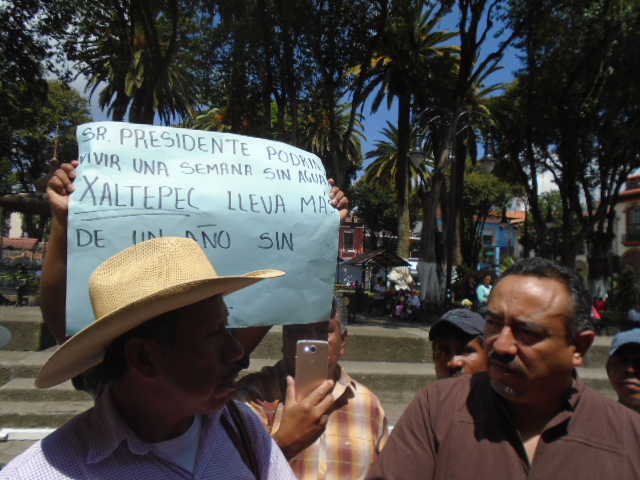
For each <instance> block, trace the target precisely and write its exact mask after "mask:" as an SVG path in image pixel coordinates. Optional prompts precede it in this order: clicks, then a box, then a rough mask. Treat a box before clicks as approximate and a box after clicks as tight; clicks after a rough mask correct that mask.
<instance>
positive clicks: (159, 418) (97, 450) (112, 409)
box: [0, 238, 294, 479]
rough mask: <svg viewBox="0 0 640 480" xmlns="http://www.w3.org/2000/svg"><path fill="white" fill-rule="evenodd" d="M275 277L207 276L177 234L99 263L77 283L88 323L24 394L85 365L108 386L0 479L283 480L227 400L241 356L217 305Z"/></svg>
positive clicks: (192, 247) (265, 447)
mask: <svg viewBox="0 0 640 480" xmlns="http://www.w3.org/2000/svg"><path fill="white" fill-rule="evenodd" d="M281 275H283V272H280V271H278V270H261V271H256V272H251V273H247V274H245V275H240V276H227V277H222V276H218V275H217V273H216V271H215V269H214V268H213V266H212V265H211V263H210V262H209V260H208V259H207V257H206V255H205V253H204V252H203V251H202V249H201V248H200V247H199V246H198V244H197V243H196V242H195V241H193V240H190V239H185V238H159V239H154V240H149V241H147V242H143V243H140V244H137V245H135V246H133V247H130V248H128V249H126V250H124V251H122V252H120V253H118V254H116V255H114V256H113V257H111V258H110V259H108V260H107V261H105V262H104V263H103V264H102V265H100V266H99V267H98V268H97V269H96V270H95V272H94V273H93V275H92V276H91V279H90V281H89V293H90V297H91V303H92V306H93V311H94V314H95V317H96V320H95V322H93V323H92V324H91V325H89V326H88V327H86V328H85V329H83V330H82V331H80V332H78V333H77V334H76V335H74V336H73V337H71V338H70V339H69V340H67V341H66V342H65V343H64V344H63V345H62V346H61V347H60V348H59V349H58V350H57V351H56V352H55V353H54V354H53V355H52V356H51V358H50V359H49V361H48V362H47V363H46V364H45V365H44V367H43V368H42V370H41V371H40V373H39V375H38V377H37V379H36V386H37V387H39V388H48V387H53V386H55V385H58V384H60V383H62V382H64V381H66V380H69V379H70V378H72V377H74V376H76V375H78V374H79V373H81V372H83V371H85V370H87V369H89V368H91V367H94V366H98V367H97V368H99V369H101V374H102V375H104V376H106V377H108V378H109V379H110V380H111V386H110V387H109V389H108V390H107V391H106V392H105V393H104V394H103V395H101V396H100V397H99V399H98V400H97V402H96V405H95V407H93V408H91V409H90V410H88V411H87V412H84V413H82V414H80V415H78V416H77V417H75V418H74V419H72V420H71V421H69V422H68V423H67V424H65V425H63V426H62V427H60V428H59V429H58V430H56V431H55V432H54V433H52V434H50V435H49V436H48V437H46V438H45V439H43V440H42V441H41V442H38V443H35V444H34V445H33V446H31V447H30V448H29V449H28V450H27V451H26V452H25V453H23V454H22V455H20V456H19V457H17V458H15V459H14V460H13V461H12V462H10V463H9V464H8V465H7V466H6V467H5V469H4V470H3V471H2V472H0V478H38V479H58V478H105V479H106V478H108V479H130V478H158V479H159V478H260V479H288V478H291V479H293V478H294V476H293V473H292V472H291V470H290V468H289V465H288V464H287V461H286V460H285V458H284V456H283V455H282V452H281V451H280V449H279V448H278V447H277V445H276V444H275V443H274V442H273V441H272V440H271V437H270V436H269V434H268V433H267V431H266V430H265V429H264V427H263V426H262V424H261V422H260V420H258V418H257V417H255V415H254V414H253V413H252V412H251V411H250V409H249V408H248V407H246V406H244V405H240V404H236V403H235V402H233V401H229V396H230V395H231V393H232V392H233V391H234V390H235V389H236V383H235V380H236V377H237V374H238V367H237V361H238V359H240V357H241V356H242V353H243V351H242V346H241V345H240V344H239V343H238V342H237V341H236V340H235V339H234V338H233V336H232V335H231V334H230V333H229V332H228V331H227V328H226V325H227V316H228V312H227V308H226V306H225V303H224V301H223V299H222V297H223V296H224V295H227V294H230V293H232V292H235V291H237V290H240V289H242V288H244V287H247V286H249V285H252V284H254V283H256V282H259V281H261V280H263V279H267V278H273V277H278V276H281Z"/></svg>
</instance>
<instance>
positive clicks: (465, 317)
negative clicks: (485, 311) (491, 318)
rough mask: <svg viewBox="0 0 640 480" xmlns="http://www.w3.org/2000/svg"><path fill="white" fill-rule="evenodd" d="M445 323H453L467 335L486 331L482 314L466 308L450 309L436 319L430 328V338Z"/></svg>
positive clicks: (431, 338)
mask: <svg viewBox="0 0 640 480" xmlns="http://www.w3.org/2000/svg"><path fill="white" fill-rule="evenodd" d="M445 324H451V325H453V326H454V327H456V328H457V329H458V330H460V331H461V332H463V333H466V334H467V335H480V334H481V333H482V332H483V331H484V325H485V319H484V318H482V315H480V314H478V313H476V312H474V311H472V310H468V309H466V308H456V309H455V310H449V311H448V312H447V313H445V314H444V315H442V316H441V317H440V318H439V319H438V320H436V321H435V323H434V324H433V326H432V327H431V330H429V340H433V337H434V336H435V335H436V332H437V331H439V330H441V329H442V327H443V326H444V325H445Z"/></svg>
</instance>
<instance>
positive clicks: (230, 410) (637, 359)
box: [0, 162, 640, 480]
mask: <svg viewBox="0 0 640 480" xmlns="http://www.w3.org/2000/svg"><path fill="white" fill-rule="evenodd" d="M77 165H78V163H77V162H72V163H69V164H63V165H62V166H61V168H60V169H59V170H58V171H57V172H56V174H55V175H54V176H53V177H52V179H51V180H50V182H49V187H48V196H49V202H50V205H51V207H52V212H53V218H54V223H53V231H52V234H51V241H50V246H49V252H48V255H47V259H46V260H45V265H44V269H43V278H42V302H43V303H42V312H43V317H44V319H45V321H46V322H47V324H48V325H49V326H50V327H51V329H52V330H53V332H54V333H55V335H56V338H57V339H58V340H59V341H60V343H61V346H60V347H59V348H58V349H57V350H56V351H55V353H54V354H53V355H52V356H51V357H50V359H49V360H48V362H47V363H46V364H45V365H44V367H43V368H42V370H41V372H40V373H39V375H38V377H37V379H36V385H37V386H38V387H39V388H50V387H53V386H56V385H59V384H61V383H63V382H65V381H67V380H73V382H74V385H75V386H76V387H77V388H80V389H84V390H87V391H89V392H91V393H92V394H93V395H94V397H95V399H96V401H95V406H94V407H93V408H91V409H90V410H88V411H87V412H85V413H83V414H81V415H79V416H77V417H75V418H74V419H72V420H71V421H69V422H68V423H67V424H65V425H64V426H62V427H60V428H59V429H57V430H56V431H55V432H53V433H52V434H50V435H49V436H47V437H46V438H45V439H43V440H42V441H40V442H37V443H35V444H34V445H33V446H31V447H30V448H29V449H28V450H27V451H26V452H25V453H23V454H22V455H20V456H18V457H16V458H15V459H14V460H13V461H12V462H10V463H9V464H8V465H7V466H6V467H5V468H4V469H3V470H2V471H1V472H0V478H7V479H9V478H21V479H25V478H34V479H35V478H37V479H63V478H65V479H66V478H74V479H85V478H86V479H89V478H91V479H94V478H95V479H97V478H105V479H106V478H108V479H119V478H122V479H125V478H126V479H129V478H145V479H146V478H154V479H155V478H195V479H201V478H202V479H204V478H224V479H236V478H237V479H249V478H255V479H263V480H264V479H274V480H275V479H295V478H297V479H329V480H332V479H339V480H342V479H364V478H366V479H371V480H374V479H402V480H410V479H418V478H419V479H445V478H455V479H457V478H465V479H487V478H497V479H502V478H504V479H520V478H522V479H525V478H582V477H588V478H607V479H608V478H616V479H637V478H640V456H638V454H637V453H638V451H639V448H640V416H638V415H637V413H638V409H639V407H640V374H639V369H640V329H636V330H631V331H628V332H623V333H621V334H619V335H618V336H616V337H615V339H614V341H613V343H612V345H611V349H610V354H609V359H608V362H607V373H608V375H609V378H610V380H611V383H612V385H613V387H614V389H615V391H616V392H617V394H618V397H619V401H618V402H615V401H614V400H612V399H609V398H608V397H606V396H604V395H602V394H600V393H598V392H597V391H595V390H594V389H592V388H590V387H589V386H587V385H586V384H585V382H584V381H583V380H582V379H581V378H580V377H579V376H578V373H577V368H578V367H580V366H582V365H583V362H584V359H585V355H586V354H587V352H588V350H589V348H590V347H591V345H592V343H593V341H594V337H595V332H594V329H593V323H592V321H591V315H592V305H591V301H590V297H589V294H588V291H587V289H586V287H585V285H584V282H583V280H582V278H581V277H580V275H578V274H577V273H576V272H574V271H572V270H570V269H568V268H566V267H563V266H560V265H558V264H556V263H554V262H552V261H549V260H544V259H539V258H529V259H525V260H523V261H521V262H519V263H517V264H516V265H514V266H513V267H512V268H511V269H510V270H508V271H507V272H505V273H504V274H503V275H502V276H501V277H500V278H499V279H498V280H497V281H496V282H495V283H493V282H492V278H491V276H486V277H485V278H483V281H482V283H481V285H479V286H477V287H475V285H473V284H471V283H469V285H468V286H467V287H465V288H469V289H470V291H474V287H475V294H476V297H477V298H476V300H477V306H476V308H475V309H467V308H463V309H456V310H452V311H449V312H447V313H445V314H444V315H443V316H442V317H441V318H439V319H438V320H437V321H436V322H434V324H433V325H432V326H431V328H430V331H429V339H430V340H431V341H432V343H433V361H434V365H435V369H436V376H437V378H438V381H436V382H434V383H432V384H430V385H428V386H426V387H425V388H424V389H422V390H420V391H419V392H417V394H416V396H415V398H414V400H413V401H412V402H411V403H410V404H409V406H408V407H407V409H406V411H405V412H404V413H403V415H402V416H401V418H400V419H399V421H398V422H397V424H396V425H395V426H394V428H393V431H392V432H391V434H389V428H388V422H387V418H386V415H385V412H384V409H383V406H382V405H381V403H380V401H379V399H378V398H377V397H376V395H375V394H374V393H373V392H371V391H370V390H369V389H368V388H367V387H366V386H364V385H362V384H361V383H359V382H357V381H355V380H354V379H353V378H352V377H351V376H350V375H349V373H348V372H347V371H346V370H345V369H344V368H342V367H341V365H340V357H341V356H343V355H344V354H345V352H346V348H347V343H348V328H347V327H348V325H347V324H346V319H347V315H346V313H345V309H344V306H343V305H342V299H341V298H340V297H334V298H332V299H328V300H327V301H328V302H329V301H331V313H330V315H329V318H328V319H326V320H325V321H321V322H316V323H309V324H302V325H285V326H283V328H282V340H283V349H282V358H281V359H280V360H279V361H277V362H276V363H275V364H274V365H272V366H267V367H264V368H263V369H262V370H260V371H259V372H256V373H253V374H249V375H247V376H245V377H243V378H242V379H240V380H239V381H237V378H238V374H239V371H240V368H241V365H243V364H246V362H247V360H248V358H249V356H250V354H251V352H252V351H253V349H254V348H255V347H256V345H257V344H258V343H259V342H260V340H261V339H262V338H263V336H264V335H265V333H266V331H267V330H268V328H269V327H255V328H249V329H238V330H237V331H235V332H233V331H232V330H231V329H228V328H227V319H228V315H229V312H228V310H227V307H226V305H225V302H224V296H225V295H227V294H230V293H232V292H235V291H237V290H240V289H243V288H251V285H253V284H255V283H257V282H269V281H270V279H272V278H275V277H278V276H281V275H284V272H281V271H278V270H259V271H254V272H248V273H246V274H243V275H238V276H220V275H218V274H217V273H216V271H215V268H214V266H213V265H212V263H211V262H210V260H209V259H208V258H207V256H206V255H205V253H204V251H203V250H202V249H201V247H200V246H199V245H198V244H197V243H196V242H195V241H193V240H191V239H185V238H158V239H153V240H148V241H145V242H142V243H138V244H136V245H134V246H132V247H130V248H128V249H126V250H124V251H122V252H119V253H117V254H116V255H114V256H113V257H111V258H109V259H108V260H106V261H105V262H104V263H102V264H101V265H100V266H99V267H98V268H97V269H96V270H95V271H94V273H93V274H92V276H91V279H90V281H89V285H88V288H89V292H90V297H91V302H92V307H93V311H94V314H95V319H94V321H93V322H92V323H91V324H90V325H89V326H88V327H86V328H85V329H83V330H81V331H80V332H79V333H77V334H75V335H73V336H71V337H70V338H67V336H66V332H65V313H64V308H65V307H64V305H65V298H66V292H65V289H64V285H65V282H64V279H65V278H66V274H67V272H66V260H67V259H66V228H67V218H66V216H67V212H68V200H69V195H70V194H71V193H72V192H73V191H74V186H73V180H74V178H75V168H76V167H77ZM330 197H331V200H330V201H331V203H332V205H333V206H334V207H335V208H337V209H338V210H339V211H340V214H341V216H343V215H346V210H347V208H348V200H347V199H346V197H345V196H344V194H343V192H341V191H340V189H339V188H337V187H333V188H332V189H331V192H330ZM150 272H153V274H150ZM375 291H376V294H379V295H380V297H383V298H386V297H385V294H386V286H385V285H384V281H381V282H378V288H377V289H376V290H375ZM403 296H404V295H403ZM416 299H417V300H416ZM376 300H379V298H376ZM416 305H417V307H416ZM419 306H420V304H419V297H418V295H417V292H415V291H409V292H406V298H404V301H403V302H402V308H403V309H405V308H406V311H407V314H409V315H410V314H411V310H410V308H412V307H415V308H419ZM298 308H304V305H299V306H298ZM376 308H381V303H377V304H376ZM403 312H404V310H400V314H401V315H402V314H403ZM309 339H314V340H323V341H326V342H327V344H328V354H327V355H328V374H327V376H326V379H325V380H324V381H322V382H321V383H320V384H319V385H318V386H317V387H315V388H314V389H313V390H312V391H311V392H310V393H308V394H306V395H302V396H301V395H298V392H297V391H296V380H295V373H296V372H295V370H296V369H295V357H296V345H297V342H298V341H299V340H309Z"/></svg>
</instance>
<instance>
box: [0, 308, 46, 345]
mask: <svg viewBox="0 0 640 480" xmlns="http://www.w3.org/2000/svg"><path fill="white" fill-rule="evenodd" d="M0 325H2V326H4V327H6V328H8V329H9V331H10V332H11V335H12V338H11V341H10V342H9V344H8V345H6V346H5V347H4V349H3V350H19V351H20V350H24V351H32V352H37V351H39V350H43V349H45V348H49V347H51V346H53V345H55V344H56V342H55V339H54V338H53V335H51V332H50V331H49V329H48V328H47V326H46V325H45V324H44V321H43V320H42V315H41V314H40V309H39V308H37V307H12V306H8V307H7V306H1V307H0Z"/></svg>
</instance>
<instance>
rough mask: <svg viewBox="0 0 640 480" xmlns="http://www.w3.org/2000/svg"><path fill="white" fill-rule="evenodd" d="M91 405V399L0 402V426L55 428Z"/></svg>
mask: <svg viewBox="0 0 640 480" xmlns="http://www.w3.org/2000/svg"><path fill="white" fill-rule="evenodd" d="M92 406H93V401H92V400H88V401H87V400H83V401H59V402H0V427H13V428H17V427H20V428H42V427H52V428H56V427H59V426H61V425H63V424H64V423H66V422H68V421H69V420H70V419H72V418H73V417H75V416H76V415H78V414H80V413H82V412H84V411H85V410H87V409H89V408H91V407H92Z"/></svg>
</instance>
